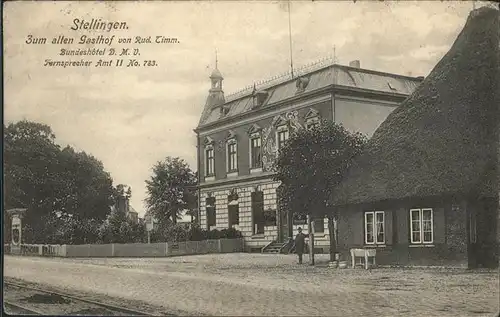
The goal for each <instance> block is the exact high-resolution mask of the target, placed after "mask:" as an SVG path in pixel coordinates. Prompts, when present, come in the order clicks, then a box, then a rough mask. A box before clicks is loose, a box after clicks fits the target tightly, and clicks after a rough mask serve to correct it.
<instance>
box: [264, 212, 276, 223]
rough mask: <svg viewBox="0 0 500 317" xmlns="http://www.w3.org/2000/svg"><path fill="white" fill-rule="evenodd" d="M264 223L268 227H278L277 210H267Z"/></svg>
mask: <svg viewBox="0 0 500 317" xmlns="http://www.w3.org/2000/svg"><path fill="white" fill-rule="evenodd" d="M264 222H265V225H266V226H276V210H275V209H266V210H265V211H264Z"/></svg>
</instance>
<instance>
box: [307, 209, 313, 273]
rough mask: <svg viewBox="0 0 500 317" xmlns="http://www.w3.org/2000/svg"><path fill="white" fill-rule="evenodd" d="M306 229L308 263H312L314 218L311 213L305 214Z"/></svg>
mask: <svg viewBox="0 0 500 317" xmlns="http://www.w3.org/2000/svg"><path fill="white" fill-rule="evenodd" d="M307 231H308V232H309V257H310V259H311V263H310V265H314V220H312V216H311V215H307Z"/></svg>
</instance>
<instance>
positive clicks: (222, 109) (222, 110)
mask: <svg viewBox="0 0 500 317" xmlns="http://www.w3.org/2000/svg"><path fill="white" fill-rule="evenodd" d="M229 110H230V108H229V107H228V106H221V107H220V115H221V117H225V116H227V114H228V113H229Z"/></svg>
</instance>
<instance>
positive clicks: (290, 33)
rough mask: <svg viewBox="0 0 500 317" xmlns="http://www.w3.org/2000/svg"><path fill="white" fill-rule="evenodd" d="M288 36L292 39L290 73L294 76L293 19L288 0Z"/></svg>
mask: <svg viewBox="0 0 500 317" xmlns="http://www.w3.org/2000/svg"><path fill="white" fill-rule="evenodd" d="M288 35H289V39H290V73H291V74H292V78H294V77H295V76H294V75H293V53H292V17H291V13H290V0H288Z"/></svg>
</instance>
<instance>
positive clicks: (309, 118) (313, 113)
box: [305, 108, 320, 129]
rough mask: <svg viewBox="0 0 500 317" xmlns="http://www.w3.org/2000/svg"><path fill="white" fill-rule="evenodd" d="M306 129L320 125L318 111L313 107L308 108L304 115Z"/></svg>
mask: <svg viewBox="0 0 500 317" xmlns="http://www.w3.org/2000/svg"><path fill="white" fill-rule="evenodd" d="M305 121H306V129H315V128H317V127H319V125H320V116H319V112H318V111H317V110H315V109H312V108H311V109H310V110H309V112H308V113H307V114H306V117H305Z"/></svg>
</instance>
